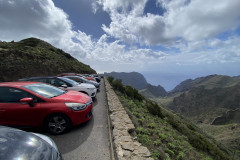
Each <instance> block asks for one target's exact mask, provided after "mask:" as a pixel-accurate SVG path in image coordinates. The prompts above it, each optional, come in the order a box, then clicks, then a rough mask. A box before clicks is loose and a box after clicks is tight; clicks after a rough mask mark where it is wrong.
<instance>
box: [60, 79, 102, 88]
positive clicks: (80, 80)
mask: <svg viewBox="0 0 240 160" xmlns="http://www.w3.org/2000/svg"><path fill="white" fill-rule="evenodd" d="M63 77H66V78H69V79H71V80H74V81H76V82H78V83H88V84H92V85H94V86H95V87H96V88H97V89H98V90H99V87H100V84H99V83H97V82H94V81H89V80H87V79H85V78H83V77H80V76H63Z"/></svg>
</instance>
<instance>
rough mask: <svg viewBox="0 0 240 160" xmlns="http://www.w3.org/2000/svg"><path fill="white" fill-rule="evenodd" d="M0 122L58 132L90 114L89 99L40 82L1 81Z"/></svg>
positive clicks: (79, 122) (85, 118) (53, 132)
mask: <svg viewBox="0 0 240 160" xmlns="http://www.w3.org/2000/svg"><path fill="white" fill-rule="evenodd" d="M0 95H1V96H0V125H9V126H31V127H44V128H45V129H46V130H47V131H49V132H50V133H52V134H61V133H63V132H65V131H67V130H68V129H70V128H71V126H75V125H78V124H81V123H83V122H86V121H88V120H90V119H91V117H92V99H91V98H90V97H89V96H87V95H86V94H83V93H80V92H76V91H65V90H62V89H59V88H57V87H54V86H52V85H49V84H45V83H39V82H3V83H0Z"/></svg>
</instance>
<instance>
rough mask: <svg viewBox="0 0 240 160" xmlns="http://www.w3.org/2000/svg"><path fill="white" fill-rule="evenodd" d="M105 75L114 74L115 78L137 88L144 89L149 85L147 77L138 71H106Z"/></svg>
mask: <svg viewBox="0 0 240 160" xmlns="http://www.w3.org/2000/svg"><path fill="white" fill-rule="evenodd" d="M104 76H112V77H114V79H121V80H122V83H123V84H124V85H129V86H132V87H133V88H135V89H138V90H140V89H144V88H146V86H147V85H148V83H147V81H146V79H145V77H144V76H143V75H142V74H140V73H138V72H129V73H126V72H111V73H104Z"/></svg>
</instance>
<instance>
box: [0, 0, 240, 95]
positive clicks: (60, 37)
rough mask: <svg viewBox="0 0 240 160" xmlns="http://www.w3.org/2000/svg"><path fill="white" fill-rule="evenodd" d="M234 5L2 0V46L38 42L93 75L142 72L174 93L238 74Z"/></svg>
mask: <svg viewBox="0 0 240 160" xmlns="http://www.w3.org/2000/svg"><path fill="white" fill-rule="evenodd" d="M239 8H240V1H239V0H221V1H219V0H0V24H1V25H0V40H1V41H7V42H8V41H12V40H14V41H20V40H22V39H25V38H29V37H36V38H40V39H42V40H45V41H47V42H49V43H51V44H52V45H53V46H55V47H57V48H61V49H62V50H64V51H65V52H67V53H70V54H71V55H72V56H73V57H75V58H76V59H78V60H79V61H81V62H83V63H85V64H88V65H90V66H91V67H92V68H93V69H95V70H96V71H97V72H98V73H103V72H112V71H116V72H132V71H136V72H140V73H142V74H143V75H144V76H145V78H146V79H147V81H148V82H149V83H151V84H153V85H162V86H163V87H164V88H165V89H166V90H168V91H169V90H171V89H173V88H174V87H175V86H176V85H178V84H179V83H180V82H182V81H183V80H186V79H189V78H191V79H194V78H197V77H201V76H207V75H210V74H220V75H229V76H237V75H240V9H239Z"/></svg>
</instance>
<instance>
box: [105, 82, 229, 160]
mask: <svg viewBox="0 0 240 160" xmlns="http://www.w3.org/2000/svg"><path fill="white" fill-rule="evenodd" d="M108 80H109V82H110V84H111V85H112V86H113V88H114V89H115V91H116V93H117V94H118V95H119V98H120V100H121V102H122V104H123V105H124V106H125V108H126V110H127V112H128V113H129V116H130V118H131V119H132V121H133V123H134V124H135V127H136V128H137V129H136V134H137V139H138V140H139V141H140V142H141V143H142V144H143V145H145V146H146V147H148V148H149V150H150V151H151V152H152V155H153V158H154V159H169V160H170V159H174V160H175V159H176V160H181V159H191V160H192V159H197V160H199V159H205V160H210V159H216V160H230V159H231V158H230V157H229V155H228V152H227V151H226V150H224V149H223V148H222V147H221V146H220V145H219V144H217V143H216V142H215V141H214V140H213V139H211V138H209V137H207V136H206V135H204V134H203V133H201V131H200V130H199V129H198V128H197V127H196V126H194V125H193V124H191V123H189V122H187V121H185V120H184V119H183V118H180V117H178V116H176V115H174V114H173V113H171V112H169V111H167V110H165V109H163V107H161V106H158V105H157V104H156V103H154V102H152V101H150V100H147V99H145V98H144V97H143V96H142V95H140V94H139V93H138V91H137V90H136V89H134V88H132V87H130V86H123V85H122V82H121V80H114V79H113V77H108Z"/></svg>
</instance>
